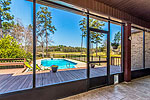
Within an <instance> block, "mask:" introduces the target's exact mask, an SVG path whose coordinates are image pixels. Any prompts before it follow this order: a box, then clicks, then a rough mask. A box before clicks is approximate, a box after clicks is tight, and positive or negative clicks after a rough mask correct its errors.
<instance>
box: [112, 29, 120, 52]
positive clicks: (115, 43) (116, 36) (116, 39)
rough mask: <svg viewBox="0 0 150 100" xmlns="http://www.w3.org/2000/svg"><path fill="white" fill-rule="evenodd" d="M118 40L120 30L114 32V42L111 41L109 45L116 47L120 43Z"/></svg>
mask: <svg viewBox="0 0 150 100" xmlns="http://www.w3.org/2000/svg"><path fill="white" fill-rule="evenodd" d="M120 40H121V32H120V31H119V32H117V33H115V36H114V40H113V41H114V42H112V43H111V45H112V46H114V47H116V49H117V48H118V46H119V44H120ZM114 49H115V48H114Z"/></svg>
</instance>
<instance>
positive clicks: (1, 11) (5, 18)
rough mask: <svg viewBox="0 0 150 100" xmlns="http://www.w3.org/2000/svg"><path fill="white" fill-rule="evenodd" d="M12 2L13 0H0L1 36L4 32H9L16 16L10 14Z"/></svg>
mask: <svg viewBox="0 0 150 100" xmlns="http://www.w3.org/2000/svg"><path fill="white" fill-rule="evenodd" d="M10 4H11V0H0V28H1V29H2V30H1V31H0V37H2V36H3V33H5V34H6V33H7V32H9V30H10V29H11V27H12V26H13V24H14V22H13V21H12V20H13V19H14V16H13V15H11V14H10V12H9V11H10Z"/></svg>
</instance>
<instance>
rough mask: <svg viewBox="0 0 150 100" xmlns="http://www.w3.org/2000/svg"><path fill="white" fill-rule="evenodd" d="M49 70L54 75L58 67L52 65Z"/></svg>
mask: <svg viewBox="0 0 150 100" xmlns="http://www.w3.org/2000/svg"><path fill="white" fill-rule="evenodd" d="M51 68H52V71H53V72H54V73H55V72H57V69H58V66H57V65H52V66H51Z"/></svg>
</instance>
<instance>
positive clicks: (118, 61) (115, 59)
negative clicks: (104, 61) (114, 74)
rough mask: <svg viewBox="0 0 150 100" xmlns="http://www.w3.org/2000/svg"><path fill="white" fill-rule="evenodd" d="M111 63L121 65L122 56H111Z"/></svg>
mask: <svg viewBox="0 0 150 100" xmlns="http://www.w3.org/2000/svg"><path fill="white" fill-rule="evenodd" d="M111 65H114V66H121V57H111Z"/></svg>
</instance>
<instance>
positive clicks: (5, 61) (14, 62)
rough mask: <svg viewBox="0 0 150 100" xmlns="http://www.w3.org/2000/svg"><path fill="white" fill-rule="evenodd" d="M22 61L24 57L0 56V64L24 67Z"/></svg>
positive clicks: (24, 60)
mask: <svg viewBox="0 0 150 100" xmlns="http://www.w3.org/2000/svg"><path fill="white" fill-rule="evenodd" d="M24 62H26V59H25V58H0V66H18V65H23V66H24V68H25V67H26V66H25V65H24Z"/></svg>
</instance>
